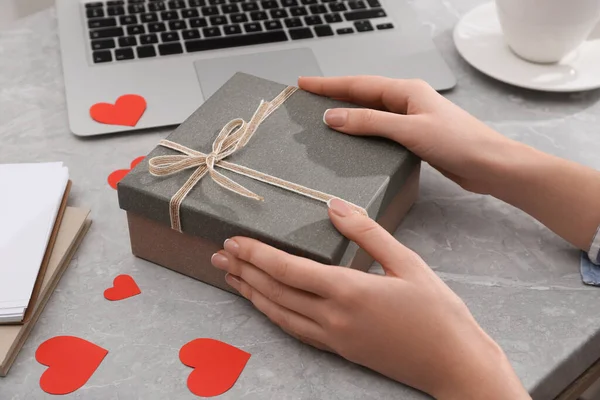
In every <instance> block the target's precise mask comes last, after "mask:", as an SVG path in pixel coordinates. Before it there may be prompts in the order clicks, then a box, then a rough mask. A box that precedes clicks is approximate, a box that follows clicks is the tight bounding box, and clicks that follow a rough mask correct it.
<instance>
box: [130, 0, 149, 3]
mask: <svg viewBox="0 0 600 400" xmlns="http://www.w3.org/2000/svg"><path fill="white" fill-rule="evenodd" d="M127 2H128V3H129V4H132V3H144V2H145V0H127Z"/></svg>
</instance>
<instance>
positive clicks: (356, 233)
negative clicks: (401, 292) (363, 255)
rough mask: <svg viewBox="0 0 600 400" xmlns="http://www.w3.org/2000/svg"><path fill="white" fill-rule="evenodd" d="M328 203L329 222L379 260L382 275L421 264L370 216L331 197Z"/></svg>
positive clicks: (406, 271) (417, 257) (405, 272)
mask: <svg viewBox="0 0 600 400" xmlns="http://www.w3.org/2000/svg"><path fill="white" fill-rule="evenodd" d="M328 206H329V217H330V218H331V222H332V223H333V224H334V225H335V227H336V228H337V229H338V230H339V231H340V233H341V234H343V235H344V236H346V237H347V238H348V239H350V240H352V241H353V242H355V243H356V244H358V245H359V246H360V247H361V248H362V249H364V250H365V251H366V252H367V253H369V254H370V255H371V257H373V258H374V259H375V260H377V261H379V263H380V264H381V266H382V267H383V269H384V271H385V273H386V275H392V276H397V277H402V276H404V275H406V274H407V273H408V272H409V271H410V270H411V269H413V268H414V267H415V266H423V265H424V262H423V260H421V258H420V257H419V256H418V255H417V254H416V253H414V252H413V251H412V250H409V249H407V248H406V247H404V246H403V245H402V244H400V242H398V241H397V240H396V239H395V238H394V237H393V236H392V235H391V234H390V233H389V232H388V231H386V230H385V229H384V228H383V227H381V225H379V224H378V223H377V222H375V221H373V220H372V219H371V218H368V217H366V216H363V215H361V214H358V213H356V212H354V211H353V210H352V209H351V208H350V207H349V206H348V205H347V204H346V203H345V202H344V201H342V200H338V199H333V200H331V201H330V202H329V203H328Z"/></svg>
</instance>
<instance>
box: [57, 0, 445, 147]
mask: <svg viewBox="0 0 600 400" xmlns="http://www.w3.org/2000/svg"><path fill="white" fill-rule="evenodd" d="M56 12H57V18H58V26H59V38H60V47H61V57H62V65H63V73H64V84H65V90H66V99H67V110H68V117H69V126H70V130H71V131H72V132H73V134H75V135H78V136H94V135H103V134H111V133H117V132H125V131H131V130H140V129H148V128H156V127H163V126H169V125H178V124H180V123H182V122H183V121H184V120H185V119H186V118H187V117H189V116H190V115H191V114H192V113H193V112H194V111H195V110H196V109H197V108H198V107H199V106H200V105H201V104H202V103H203V101H204V100H205V99H207V98H208V97H210V96H211V94H213V93H214V92H215V91H216V90H217V89H218V88H219V87H220V86H221V85H222V84H223V83H225V81H227V80H228V79H229V78H230V77H231V76H233V74H235V73H236V72H238V71H239V72H245V73H248V74H252V75H256V76H259V77H261V78H265V79H269V80H272V81H276V82H279V83H282V84H288V85H296V84H297V79H298V76H314V75H318V76H344V75H382V76H387V77H392V78H420V79H423V80H425V81H427V82H428V83H429V84H431V85H432V86H433V87H434V88H435V89H437V90H440V91H442V90H447V89H451V88H452V87H453V86H454V85H455V84H456V80H455V77H454V76H453V74H452V72H451V71H450V69H449V68H448V66H447V65H446V63H445V61H444V60H443V58H442V57H441V55H440V54H439V52H438V51H437V49H436V48H435V46H434V44H433V41H432V40H431V38H430V37H429V33H428V32H426V31H425V30H424V27H423V26H421V24H420V23H419V22H418V21H417V18H416V15H415V13H414V11H413V10H412V9H411V7H410V6H409V5H408V4H407V3H406V1H405V0H105V1H93V0H90V1H87V2H86V1H82V0H57V1H56ZM124 94H137V95H140V96H143V97H144V99H145V100H146V103H147V108H146V111H145V112H144V114H143V115H142V117H141V119H140V120H139V121H138V123H137V125H136V126H135V127H128V126H118V125H108V124H101V123H98V122H96V121H94V120H93V119H92V118H91V117H90V113H89V110H90V107H91V106H92V105H94V104H96V103H114V102H115V101H116V99H117V98H118V97H119V96H121V95H124Z"/></svg>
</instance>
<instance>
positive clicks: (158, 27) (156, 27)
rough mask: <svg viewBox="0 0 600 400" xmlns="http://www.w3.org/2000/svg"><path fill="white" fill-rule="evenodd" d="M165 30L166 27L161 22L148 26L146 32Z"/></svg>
mask: <svg viewBox="0 0 600 400" xmlns="http://www.w3.org/2000/svg"><path fill="white" fill-rule="evenodd" d="M166 30H167V27H166V26H165V24H164V23H162V22H153V23H151V24H148V32H164V31H166Z"/></svg>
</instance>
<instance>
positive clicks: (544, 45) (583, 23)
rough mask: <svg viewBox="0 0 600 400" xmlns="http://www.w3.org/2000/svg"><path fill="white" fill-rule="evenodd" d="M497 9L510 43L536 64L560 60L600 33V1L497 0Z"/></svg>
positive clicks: (514, 50)
mask: <svg viewBox="0 0 600 400" xmlns="http://www.w3.org/2000/svg"><path fill="white" fill-rule="evenodd" d="M496 9H497V10H498V18H499V20H500V25H501V26H502V31H503V33H504V37H505V40H506V42H507V43H508V46H509V47H510V48H511V49H512V51H513V52H514V53H516V54H517V55H518V56H519V57H521V58H523V59H525V60H527V61H531V62H535V63H556V62H559V61H560V60H561V59H563V58H564V57H565V56H566V55H567V54H569V53H571V52H572V51H573V50H575V49H577V48H578V47H579V46H580V45H581V44H582V43H583V42H584V41H585V40H588V39H591V38H593V37H595V36H596V35H597V34H600V24H599V22H600V0H496ZM597 25H598V26H597ZM599 73H600V71H599Z"/></svg>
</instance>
